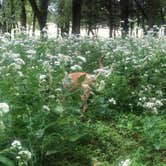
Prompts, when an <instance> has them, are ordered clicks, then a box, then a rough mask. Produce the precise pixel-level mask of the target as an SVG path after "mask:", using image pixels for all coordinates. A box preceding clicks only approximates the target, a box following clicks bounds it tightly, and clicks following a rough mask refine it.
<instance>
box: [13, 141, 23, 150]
mask: <svg viewBox="0 0 166 166" xmlns="http://www.w3.org/2000/svg"><path fill="white" fill-rule="evenodd" d="M11 148H12V149H22V145H21V142H20V141H18V140H14V141H13V142H12V143H11Z"/></svg>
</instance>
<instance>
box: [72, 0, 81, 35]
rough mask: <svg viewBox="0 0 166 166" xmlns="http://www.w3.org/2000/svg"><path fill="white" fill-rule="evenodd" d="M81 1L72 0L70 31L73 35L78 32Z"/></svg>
mask: <svg viewBox="0 0 166 166" xmlns="http://www.w3.org/2000/svg"><path fill="white" fill-rule="evenodd" d="M82 3H83V0H73V1H72V33H73V34H75V35H79V34H80V26H81V8H82Z"/></svg>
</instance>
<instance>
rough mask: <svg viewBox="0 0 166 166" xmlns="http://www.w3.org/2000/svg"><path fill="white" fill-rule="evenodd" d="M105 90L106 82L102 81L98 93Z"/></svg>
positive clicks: (98, 86)
mask: <svg viewBox="0 0 166 166" xmlns="http://www.w3.org/2000/svg"><path fill="white" fill-rule="evenodd" d="M104 89H105V81H104V80H101V81H100V82H99V84H98V85H97V91H99V92H101V91H103V90H104Z"/></svg>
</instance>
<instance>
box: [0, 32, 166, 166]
mask: <svg viewBox="0 0 166 166" xmlns="http://www.w3.org/2000/svg"><path fill="white" fill-rule="evenodd" d="M165 48H166V38H164V37H163V38H162V37H161V38H155V37H151V36H146V37H144V38H126V39H122V38H118V39H102V38H95V39H94V38H87V37H80V38H76V37H68V38H64V39H52V38H32V37H28V36H26V35H23V34H21V35H17V36H15V38H14V39H10V38H8V36H6V37H5V36H1V37H0V165H2V166H129V165H130V166H165V165H166V158H165V157H166V133H165V131H166V123H165V119H166V114H165V111H166V108H165V104H166V78H165V76H166V49H165ZM101 56H102V57H103V64H104V69H103V72H102V74H101V75H100V76H99V77H98V78H97V81H96V83H95V85H94V86H92V87H91V88H92V93H91V96H90V98H89V99H88V109H87V111H86V112H83V111H82V100H81V98H80V94H81V93H82V91H83V89H82V88H77V89H75V90H70V89H67V88H64V87H63V84H62V81H63V79H64V78H65V76H66V75H67V74H68V73H70V72H78V71H84V72H88V73H91V74H94V75H95V74H96V72H97V69H98V59H99V58H100V57H101Z"/></svg>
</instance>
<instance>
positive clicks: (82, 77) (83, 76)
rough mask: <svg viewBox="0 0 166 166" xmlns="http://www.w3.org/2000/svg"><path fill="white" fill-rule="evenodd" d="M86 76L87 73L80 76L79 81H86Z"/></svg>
mask: <svg viewBox="0 0 166 166" xmlns="http://www.w3.org/2000/svg"><path fill="white" fill-rule="evenodd" d="M85 78H86V74H84V75H82V76H80V77H79V78H78V82H79V83H81V82H84V81H85Z"/></svg>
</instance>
